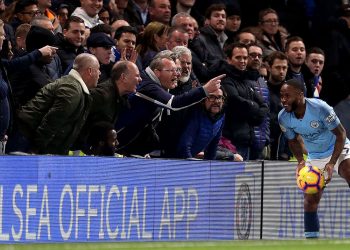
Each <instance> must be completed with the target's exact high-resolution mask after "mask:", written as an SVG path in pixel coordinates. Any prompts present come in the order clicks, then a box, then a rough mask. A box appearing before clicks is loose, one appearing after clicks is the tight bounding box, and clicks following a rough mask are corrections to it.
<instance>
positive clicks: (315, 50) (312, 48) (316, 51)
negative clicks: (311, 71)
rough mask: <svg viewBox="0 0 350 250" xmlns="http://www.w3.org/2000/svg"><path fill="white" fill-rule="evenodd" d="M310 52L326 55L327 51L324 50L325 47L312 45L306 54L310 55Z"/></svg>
mask: <svg viewBox="0 0 350 250" xmlns="http://www.w3.org/2000/svg"><path fill="white" fill-rule="evenodd" d="M310 54H321V55H323V56H325V53H324V51H323V49H321V48H319V47H311V48H309V49H308V50H307V51H306V56H308V55H310Z"/></svg>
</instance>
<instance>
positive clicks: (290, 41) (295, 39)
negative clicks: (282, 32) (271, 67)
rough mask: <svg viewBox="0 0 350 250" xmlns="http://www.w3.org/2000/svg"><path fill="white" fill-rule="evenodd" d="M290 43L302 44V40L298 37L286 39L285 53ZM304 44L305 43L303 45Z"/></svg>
mask: <svg viewBox="0 0 350 250" xmlns="http://www.w3.org/2000/svg"><path fill="white" fill-rule="evenodd" d="M292 42H303V43H304V40H303V39H302V38H301V37H300V36H291V37H288V38H287V41H286V51H288V49H289V46H290V44H291V43H292ZM304 44H305V43H304Z"/></svg>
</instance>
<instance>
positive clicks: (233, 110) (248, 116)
mask: <svg viewBox="0 0 350 250" xmlns="http://www.w3.org/2000/svg"><path fill="white" fill-rule="evenodd" d="M221 69H224V70H225V71H224V72H225V74H226V75H227V77H226V78H225V79H224V80H223V81H222V86H223V88H224V90H225V92H226V94H227V99H226V111H225V113H226V119H225V126H224V131H223V136H224V137H226V138H228V139H230V140H231V142H232V143H233V144H234V145H241V146H252V142H253V137H254V126H258V125H260V124H261V123H262V122H263V120H264V117H265V116H266V114H267V112H268V111H269V108H268V106H267V104H265V103H264V100H263V99H262V97H261V95H260V94H259V93H257V92H256V90H255V89H254V86H252V85H251V84H249V82H248V81H247V79H248V75H247V74H249V73H248V72H245V71H239V70H237V69H236V68H235V67H234V66H232V65H230V64H228V63H223V65H222V66H221ZM220 73H221V72H220Z"/></svg>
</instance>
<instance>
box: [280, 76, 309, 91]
mask: <svg viewBox="0 0 350 250" xmlns="http://www.w3.org/2000/svg"><path fill="white" fill-rule="evenodd" d="M284 84H287V85H289V86H292V87H294V88H296V89H298V90H300V91H301V92H303V93H305V87H304V84H303V83H302V82H301V81H299V80H297V79H290V80H288V81H285V82H284V83H283V85H284Z"/></svg>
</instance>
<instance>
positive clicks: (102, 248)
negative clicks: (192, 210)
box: [0, 240, 350, 250]
mask: <svg viewBox="0 0 350 250" xmlns="http://www.w3.org/2000/svg"><path fill="white" fill-rule="evenodd" d="M17 249H18V250H70V249H74V250H90V249H98V250H114V249H115V250H121V249H135V250H158V249H166V250H182V249H186V250H206V249H208V250H209V249H210V250H227V249H233V250H241V249H244V250H250V249H252V250H253V249H254V250H277V249H283V250H292V249H293V250H294V249H295V250H309V249H312V250H326V249H327V250H343V249H344V250H345V249H347V250H348V249H350V240H274V241H272V240H269V241H266V240H261V241H259V240H256V241H210V242H141V243H119V242H108V243H60V244H15V245H0V250H17Z"/></svg>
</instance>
